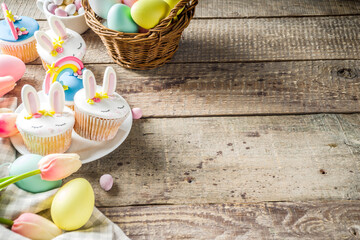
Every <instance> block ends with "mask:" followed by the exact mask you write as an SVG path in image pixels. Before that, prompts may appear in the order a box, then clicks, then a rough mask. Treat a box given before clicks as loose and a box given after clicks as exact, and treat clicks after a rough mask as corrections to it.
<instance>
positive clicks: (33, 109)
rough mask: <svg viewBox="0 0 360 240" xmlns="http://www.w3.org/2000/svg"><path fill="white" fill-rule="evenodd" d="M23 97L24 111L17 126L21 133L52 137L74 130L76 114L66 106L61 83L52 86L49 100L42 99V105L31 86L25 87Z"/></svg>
mask: <svg viewBox="0 0 360 240" xmlns="http://www.w3.org/2000/svg"><path fill="white" fill-rule="evenodd" d="M21 96H22V100H23V104H24V109H23V110H22V111H21V112H20V113H19V115H18V117H17V120H16V126H17V127H18V129H19V131H20V132H21V131H22V132H26V133H28V134H31V135H35V136H40V137H51V136H56V135H59V134H62V133H64V132H66V131H68V130H69V129H72V128H73V126H74V124H75V117H74V113H73V111H72V110H71V109H70V108H68V107H65V106H64V102H65V101H64V91H63V88H62V86H61V84H60V83H56V84H53V85H52V88H51V90H50V93H49V97H48V99H42V103H40V100H39V97H38V95H37V93H36V90H35V89H34V88H33V87H32V86H30V85H25V86H24V87H23V89H22V91H21ZM46 100H47V101H46Z"/></svg>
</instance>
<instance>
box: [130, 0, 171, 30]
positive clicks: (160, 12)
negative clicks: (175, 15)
mask: <svg viewBox="0 0 360 240" xmlns="http://www.w3.org/2000/svg"><path fill="white" fill-rule="evenodd" d="M169 12H170V6H169V4H167V3H166V2H165V1H163V0H139V1H137V2H136V3H134V5H133V6H132V7H131V17H132V19H133V20H134V21H135V22H136V24H137V25H139V26H140V27H142V28H145V29H150V28H153V27H155V26H156V25H158V24H159V22H160V21H161V20H162V19H164V18H165V17H167V15H168V14H169Z"/></svg>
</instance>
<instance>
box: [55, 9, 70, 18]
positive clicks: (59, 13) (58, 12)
mask: <svg viewBox="0 0 360 240" xmlns="http://www.w3.org/2000/svg"><path fill="white" fill-rule="evenodd" d="M55 15H56V16H59V17H67V15H68V14H67V12H66V11H65V10H63V9H61V8H57V9H55Z"/></svg>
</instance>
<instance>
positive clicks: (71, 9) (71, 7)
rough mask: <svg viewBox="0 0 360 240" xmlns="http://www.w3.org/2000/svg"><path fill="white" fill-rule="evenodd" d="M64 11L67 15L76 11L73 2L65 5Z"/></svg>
mask: <svg viewBox="0 0 360 240" xmlns="http://www.w3.org/2000/svg"><path fill="white" fill-rule="evenodd" d="M65 12H67V14H69V15H73V14H74V13H75V12H76V6H75V4H69V5H67V6H66V7H65Z"/></svg>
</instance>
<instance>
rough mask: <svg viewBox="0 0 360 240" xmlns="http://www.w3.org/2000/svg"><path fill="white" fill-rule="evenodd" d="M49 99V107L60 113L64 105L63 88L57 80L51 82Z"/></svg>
mask: <svg viewBox="0 0 360 240" xmlns="http://www.w3.org/2000/svg"><path fill="white" fill-rule="evenodd" d="M49 100H50V106H51V109H52V110H53V111H54V112H55V113H62V112H63V111H64V106H65V93H64V88H63V86H62V85H61V84H60V83H59V82H54V83H53V84H51V87H50V91H49Z"/></svg>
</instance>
